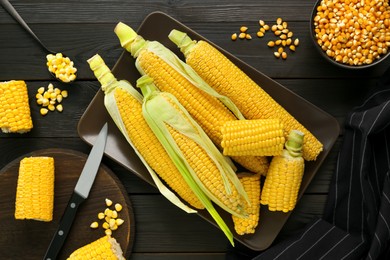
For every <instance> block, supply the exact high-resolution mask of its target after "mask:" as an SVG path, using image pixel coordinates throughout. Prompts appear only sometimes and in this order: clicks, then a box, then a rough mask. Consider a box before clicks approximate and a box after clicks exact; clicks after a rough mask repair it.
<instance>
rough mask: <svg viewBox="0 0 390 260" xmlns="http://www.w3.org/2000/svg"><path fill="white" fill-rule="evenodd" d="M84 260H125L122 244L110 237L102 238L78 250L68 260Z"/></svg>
mask: <svg viewBox="0 0 390 260" xmlns="http://www.w3.org/2000/svg"><path fill="white" fill-rule="evenodd" d="M110 231H111V230H110ZM107 233H109V232H107ZM84 259H119V260H125V258H124V256H123V251H122V248H121V246H120V244H119V243H118V242H117V241H116V239H115V238H113V237H111V236H110V235H107V236H104V237H101V238H99V239H97V240H95V241H93V242H92V243H90V244H88V245H85V246H83V247H81V248H79V249H77V250H76V251H74V252H73V253H72V254H71V255H70V256H69V257H68V258H67V260H84Z"/></svg>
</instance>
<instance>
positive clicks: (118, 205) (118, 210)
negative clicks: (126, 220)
mask: <svg viewBox="0 0 390 260" xmlns="http://www.w3.org/2000/svg"><path fill="white" fill-rule="evenodd" d="M114 207H115V210H116V211H117V212H120V211H121V210H122V208H123V207H122V205H121V204H119V203H116V204H115V206H114Z"/></svg>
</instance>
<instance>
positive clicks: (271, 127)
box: [221, 119, 285, 156]
mask: <svg viewBox="0 0 390 260" xmlns="http://www.w3.org/2000/svg"><path fill="white" fill-rule="evenodd" d="M221 131H222V148H223V154H224V155H228V156H231V155H236V156H243V155H253V156H275V155H281V154H282V151H283V147H284V143H285V138H284V132H283V124H281V123H280V120H279V119H253V120H234V121H229V122H226V123H225V124H224V125H223V126H222V130H221Z"/></svg>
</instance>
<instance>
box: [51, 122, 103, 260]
mask: <svg viewBox="0 0 390 260" xmlns="http://www.w3.org/2000/svg"><path fill="white" fill-rule="evenodd" d="M107 133H108V126H107V123H105V124H104V126H103V127H102V129H101V130H100V133H99V135H98V137H97V138H96V141H95V143H94V145H93V147H92V149H91V152H90V154H89V156H88V158H87V161H86V162H85V165H84V168H83V170H82V172H81V175H80V177H79V179H78V181H77V183H76V186H75V188H74V190H73V193H72V195H71V197H70V199H69V202H68V204H67V206H66V208H65V211H64V214H63V215H62V217H61V220H60V223H59V226H58V228H57V231H56V232H55V233H54V236H53V238H52V240H51V242H50V245H49V247H48V249H47V251H46V254H45V257H44V258H43V259H45V260H54V259H56V258H57V255H58V253H59V252H60V250H61V248H62V246H63V244H64V242H65V240H66V237H67V235H68V233H69V231H70V229H71V227H72V223H73V220H74V218H75V216H76V213H77V209H78V207H79V206H80V205H81V203H82V202H84V201H85V200H86V199H87V198H88V195H89V192H90V190H91V188H92V185H93V182H94V180H95V177H96V174H97V172H98V170H99V167H100V162H101V160H102V158H103V154H104V150H105V147H106V142H107Z"/></svg>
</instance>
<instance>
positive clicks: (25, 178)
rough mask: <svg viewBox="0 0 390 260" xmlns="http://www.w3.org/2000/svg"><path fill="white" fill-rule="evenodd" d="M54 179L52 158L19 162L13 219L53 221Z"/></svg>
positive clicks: (34, 158)
mask: <svg viewBox="0 0 390 260" xmlns="http://www.w3.org/2000/svg"><path fill="white" fill-rule="evenodd" d="M54 178H55V177H54V158H52V157H26V158H23V159H22V160H21V161H20V165H19V175H18V184H17V189H16V201H15V219H34V220H39V221H51V220H52V219H53V204H54Z"/></svg>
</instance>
